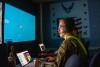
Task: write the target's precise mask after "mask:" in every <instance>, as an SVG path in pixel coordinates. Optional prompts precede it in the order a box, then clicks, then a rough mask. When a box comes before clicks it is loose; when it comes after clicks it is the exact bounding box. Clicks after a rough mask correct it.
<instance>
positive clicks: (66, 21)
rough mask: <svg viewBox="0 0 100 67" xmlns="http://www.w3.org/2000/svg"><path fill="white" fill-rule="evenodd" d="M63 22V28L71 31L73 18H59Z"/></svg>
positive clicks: (73, 24)
mask: <svg viewBox="0 0 100 67" xmlns="http://www.w3.org/2000/svg"><path fill="white" fill-rule="evenodd" d="M60 20H63V21H64V22H65V24H66V25H65V30H66V31H67V32H71V31H72V30H73V29H74V28H75V23H74V22H75V20H74V18H61V19H60Z"/></svg>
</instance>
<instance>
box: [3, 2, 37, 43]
mask: <svg viewBox="0 0 100 67" xmlns="http://www.w3.org/2000/svg"><path fill="white" fill-rule="evenodd" d="M35 24H36V16H35V15H33V14H30V13H28V12H26V11H23V10H21V9H19V8H16V7H14V6H12V5H10V4H7V3H5V11H4V43H6V42H8V41H12V42H23V41H33V40H35V28H36V27H35Z"/></svg>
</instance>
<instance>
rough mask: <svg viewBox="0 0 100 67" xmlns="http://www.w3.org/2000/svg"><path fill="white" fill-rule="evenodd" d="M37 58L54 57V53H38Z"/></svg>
mask: <svg viewBox="0 0 100 67" xmlns="http://www.w3.org/2000/svg"><path fill="white" fill-rule="evenodd" d="M38 56H42V57H44V56H45V57H47V56H56V54H54V53H39V54H38Z"/></svg>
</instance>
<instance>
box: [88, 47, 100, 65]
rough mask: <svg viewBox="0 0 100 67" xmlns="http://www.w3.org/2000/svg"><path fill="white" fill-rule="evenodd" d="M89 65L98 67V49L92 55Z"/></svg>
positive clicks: (99, 54)
mask: <svg viewBox="0 0 100 67" xmlns="http://www.w3.org/2000/svg"><path fill="white" fill-rule="evenodd" d="M89 67H100V49H99V50H97V52H96V53H95V54H94V55H93V57H92V59H91V60H90V63H89Z"/></svg>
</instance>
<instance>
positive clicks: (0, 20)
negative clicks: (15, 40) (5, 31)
mask: <svg viewBox="0 0 100 67" xmlns="http://www.w3.org/2000/svg"><path fill="white" fill-rule="evenodd" d="M0 44H2V3H1V2H0Z"/></svg>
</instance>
